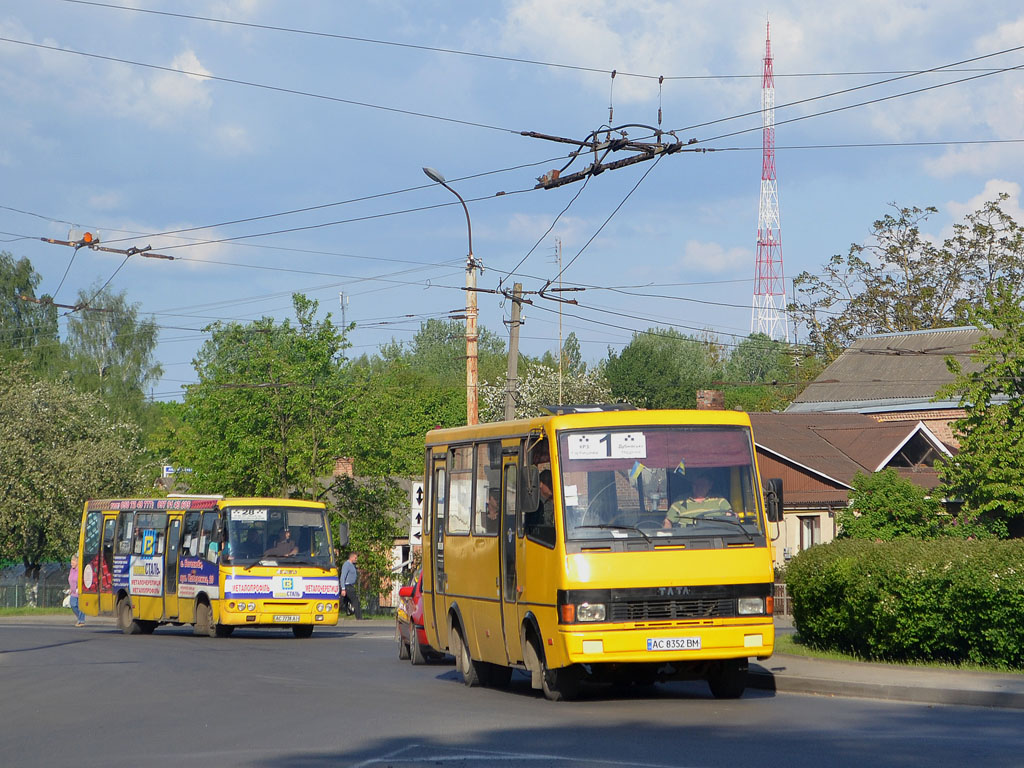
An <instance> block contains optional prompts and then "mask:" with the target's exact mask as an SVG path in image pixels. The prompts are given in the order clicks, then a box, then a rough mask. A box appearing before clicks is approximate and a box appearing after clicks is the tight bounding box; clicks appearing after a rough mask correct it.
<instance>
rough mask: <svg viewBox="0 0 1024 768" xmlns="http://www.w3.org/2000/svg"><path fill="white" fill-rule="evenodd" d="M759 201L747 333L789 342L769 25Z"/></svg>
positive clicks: (762, 110) (762, 100)
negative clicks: (755, 256)
mask: <svg viewBox="0 0 1024 768" xmlns="http://www.w3.org/2000/svg"><path fill="white" fill-rule="evenodd" d="M761 124H762V145H763V148H764V155H763V159H762V161H761V202H760V205H759V206H758V212H757V263H756V265H755V270H754V302H753V312H752V313H751V317H750V331H751V333H763V334H765V335H767V336H768V337H769V338H771V339H784V340H785V341H786V342H788V341H789V320H788V317H787V313H786V280H785V276H784V274H783V271H782V229H781V226H780V224H779V185H778V182H777V180H776V178H775V78H774V77H773V75H772V37H771V25H770V24H768V26H767V27H766V36H765V54H764V78H763V80H762V84H761Z"/></svg>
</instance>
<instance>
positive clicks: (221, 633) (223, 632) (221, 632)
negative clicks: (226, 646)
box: [213, 624, 235, 637]
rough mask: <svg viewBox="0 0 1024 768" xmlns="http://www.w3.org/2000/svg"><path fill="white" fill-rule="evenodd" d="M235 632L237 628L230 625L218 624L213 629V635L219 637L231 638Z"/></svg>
mask: <svg viewBox="0 0 1024 768" xmlns="http://www.w3.org/2000/svg"><path fill="white" fill-rule="evenodd" d="M234 631H235V628H234V627H232V626H231V625H230V624H218V625H217V626H215V627H214V628H213V634H215V635H216V636H217V637H231V633H232V632H234Z"/></svg>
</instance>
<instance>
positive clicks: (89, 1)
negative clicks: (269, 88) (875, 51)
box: [63, 0, 984, 80]
mask: <svg viewBox="0 0 1024 768" xmlns="http://www.w3.org/2000/svg"><path fill="white" fill-rule="evenodd" d="M63 1H64V2H67V3H73V4H75V5H91V6H96V7H98V8H109V9H112V10H118V11H133V12H135V13H145V14H152V15H154V16H167V17H172V18H178V19H187V20H189V21H205V22H209V23H212V24H226V25H230V26H236V27H245V28H249V29H262V30H268V31H272V32H287V33H289V34H295V35H308V36H311V37H322V38H328V39H333V40H346V41H350V42H356V43H368V44H372V45H382V46H392V47H395V48H408V49H412V50H418V51H427V52H430V53H445V54H450V55H455V56H469V57H473V58H479V59H490V60H493V61H504V62H509V63H513V64H529V65H533V66H539V67H551V68H553V69H569V70H575V71H580V72H593V73H597V74H602V75H610V74H611V73H612V72H615V74H616V76H617V77H636V78H643V79H648V80H659V79H664V80H733V79H752V78H760V77H761V75H760V74H751V75H664V76H662V75H648V74H643V73H639V72H623V71H621V70H611V69H601V68H599V67H585V66H580V65H575V64H560V63H556V62H550V61H540V60H537V59H526V58H521V57H518V56H499V55H497V54H492V53H480V52H478V51H463V50H458V49H455V48H441V47H437V46H429V45H419V44H415V43H400V42H397V41H394V40H380V39H374V38H369V37H356V36H354V35H340V34H336V33H332V32H321V31H314V30H308V29H298V28H295V27H282V26H278V25H273V24H257V23H255V22H245V21H237V20H234V19H217V18H212V17H209V16H196V15H190V14H184V13H171V12H169V11H156V10H153V9H150V8H132V7H128V6H122V5H113V4H111V3H100V2H95V1H94V0H63ZM960 71H984V70H960ZM913 72H914V70H890V71H866V72H793V73H790V74H778V73H776V74H775V77H848V76H869V75H870V76H875V75H898V74H911V73H913Z"/></svg>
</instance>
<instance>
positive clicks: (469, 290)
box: [423, 168, 479, 425]
mask: <svg viewBox="0 0 1024 768" xmlns="http://www.w3.org/2000/svg"><path fill="white" fill-rule="evenodd" d="M423 172H424V173H425V174H427V178H428V179H430V180H431V181H436V182H437V183H438V184H440V185H441V186H442V187H444V188H445V189H447V190H448V191H449V192H451V193H452V194H453V195H455V196H456V197H457V198H459V202H460V203H462V210H464V211H465V212H466V230H467V231H468V232H469V255H468V256H467V257H466V423H467V424H470V425H472V424H476V423H478V422H479V418H478V416H477V414H478V408H477V372H476V369H477V365H476V364H477V332H476V314H477V312H476V268H477V264H476V261H474V260H473V225H472V223H470V221H469V208H468V207H467V206H466V201H465V200H463V199H462V195H460V194H459V193H458V192H456V191H455V190H454V189H452V188H451V187H450V186H448V182H447V181H445V179H444V176H442V175H441V174H440V173H439V172H438V171H437V170H435V169H434V168H424V169H423Z"/></svg>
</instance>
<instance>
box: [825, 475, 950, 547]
mask: <svg viewBox="0 0 1024 768" xmlns="http://www.w3.org/2000/svg"><path fill="white" fill-rule="evenodd" d="M941 513H942V503H941V502H940V501H939V500H938V499H937V498H935V497H933V496H931V495H930V494H929V492H928V491H927V490H925V489H924V488H921V487H920V486H917V485H914V484H913V483H911V482H910V481H909V480H905V479H903V478H902V477H900V476H899V474H897V472H896V470H895V469H892V468H889V469H884V470H882V471H881V472H874V473H870V474H864V473H863V472H858V473H857V474H856V475H854V478H853V481H852V483H851V490H850V506H849V507H848V508H846V509H842V510H840V511H839V512H838V513H837V515H836V522H837V523H838V524H839V528H840V534H839V535H840V537H842V538H848V539H872V540H875V539H881V540H882V541H892V540H893V539H898V538H901V537H912V538H917V539H933V538H936V537H937V536H939V535H940V531H941V525H942V523H941V520H940V515H941Z"/></svg>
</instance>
